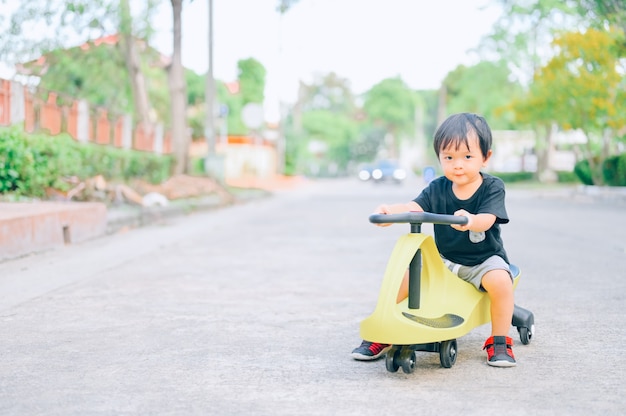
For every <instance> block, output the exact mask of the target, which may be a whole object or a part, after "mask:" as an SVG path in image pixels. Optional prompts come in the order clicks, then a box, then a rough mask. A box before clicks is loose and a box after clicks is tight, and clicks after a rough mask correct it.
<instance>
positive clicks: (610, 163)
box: [602, 153, 626, 186]
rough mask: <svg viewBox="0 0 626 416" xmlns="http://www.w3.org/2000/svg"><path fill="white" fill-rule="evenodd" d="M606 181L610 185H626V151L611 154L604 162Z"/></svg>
mask: <svg viewBox="0 0 626 416" xmlns="http://www.w3.org/2000/svg"><path fill="white" fill-rule="evenodd" d="M602 174H603V176H604V181H605V183H606V184H607V185H609V186H626V153H622V154H621V155H617V156H611V157H609V158H607V159H606V160H605V161H604V163H603V164H602Z"/></svg>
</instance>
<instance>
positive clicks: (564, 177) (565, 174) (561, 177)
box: [556, 171, 579, 183]
mask: <svg viewBox="0 0 626 416" xmlns="http://www.w3.org/2000/svg"><path fill="white" fill-rule="evenodd" d="M556 176H557V180H558V182H559V183H578V182H579V179H578V176H577V175H576V174H575V173H574V171H557V172H556Z"/></svg>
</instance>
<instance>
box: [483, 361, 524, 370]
mask: <svg viewBox="0 0 626 416" xmlns="http://www.w3.org/2000/svg"><path fill="white" fill-rule="evenodd" d="M487 364H489V365H490V366H492V367H502V368H506V367H515V366H516V365H517V363H512V362H510V361H487Z"/></svg>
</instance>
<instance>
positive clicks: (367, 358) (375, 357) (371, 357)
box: [350, 346, 391, 361]
mask: <svg viewBox="0 0 626 416" xmlns="http://www.w3.org/2000/svg"><path fill="white" fill-rule="evenodd" d="M389 349H391V346H389V347H387V348H383V350H382V351H381V352H379V353H378V354H376V355H364V354H361V353H360V352H353V353H352V354H350V356H351V357H352V358H354V359H355V360H359V361H373V360H378V359H379V358H382V357H383V356H384V355H385V354H386V353H387V351H389Z"/></svg>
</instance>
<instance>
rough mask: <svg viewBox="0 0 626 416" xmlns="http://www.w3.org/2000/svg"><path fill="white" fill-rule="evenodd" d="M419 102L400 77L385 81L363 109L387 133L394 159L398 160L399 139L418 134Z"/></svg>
mask: <svg viewBox="0 0 626 416" xmlns="http://www.w3.org/2000/svg"><path fill="white" fill-rule="evenodd" d="M415 100H416V95H415V93H414V92H413V91H411V90H410V89H409V87H408V86H407V85H406V84H405V82H404V81H403V80H402V79H401V78H399V77H398V78H387V79H385V80H382V81H381V82H379V83H378V84H376V85H374V86H373V87H372V88H371V89H370V90H369V91H368V92H367V93H366V94H365V102H364V105H363V109H364V111H365V113H366V114H367V117H369V118H370V119H371V120H372V121H373V122H374V123H376V124H378V125H380V126H382V127H383V128H384V130H385V132H386V133H387V135H388V136H387V137H388V141H389V142H388V143H387V145H388V148H387V149H386V150H387V151H388V155H389V157H391V158H397V157H398V150H399V149H398V137H399V136H400V135H402V134H413V132H414V128H415V124H414V123H415V104H416V102H415Z"/></svg>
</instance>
